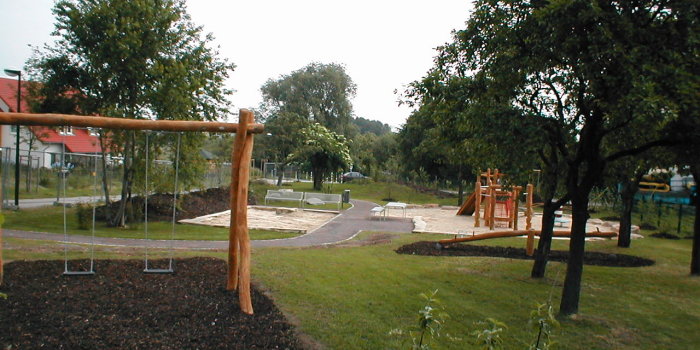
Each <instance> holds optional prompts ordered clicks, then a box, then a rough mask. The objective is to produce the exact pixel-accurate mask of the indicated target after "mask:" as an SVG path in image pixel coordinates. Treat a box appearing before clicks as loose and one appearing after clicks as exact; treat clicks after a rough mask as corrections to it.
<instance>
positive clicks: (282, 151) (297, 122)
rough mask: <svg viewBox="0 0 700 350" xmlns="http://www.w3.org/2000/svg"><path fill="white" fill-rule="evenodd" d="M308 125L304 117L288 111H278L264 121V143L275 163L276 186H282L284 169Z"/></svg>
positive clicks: (302, 139) (301, 141)
mask: <svg viewBox="0 0 700 350" xmlns="http://www.w3.org/2000/svg"><path fill="white" fill-rule="evenodd" d="M308 125H309V122H308V121H307V120H306V118H304V117H302V116H300V115H298V114H296V113H290V112H279V113H278V114H276V115H274V116H272V117H270V118H268V119H267V121H266V122H265V130H266V132H267V133H268V134H269V137H267V139H266V140H265V141H266V145H267V146H268V155H271V156H272V158H273V159H274V160H275V163H276V164H277V166H278V168H277V186H282V179H283V177H284V170H285V168H286V167H287V165H289V164H290V163H291V162H292V158H291V157H290V155H291V154H292V153H294V152H295V151H296V150H297V149H298V148H299V147H300V146H301V145H302V144H303V142H304V138H303V137H302V134H301V131H302V130H304V129H305V128H306V127H307V126H308Z"/></svg>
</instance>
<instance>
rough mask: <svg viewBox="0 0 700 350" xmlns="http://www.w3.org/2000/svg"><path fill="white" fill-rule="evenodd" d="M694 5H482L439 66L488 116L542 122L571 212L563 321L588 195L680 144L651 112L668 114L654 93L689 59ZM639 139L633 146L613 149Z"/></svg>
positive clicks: (576, 286)
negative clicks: (612, 176) (468, 85)
mask: <svg viewBox="0 0 700 350" xmlns="http://www.w3.org/2000/svg"><path fill="white" fill-rule="evenodd" d="M689 3H690V2H687V1H679V2H666V1H636V2H608V1H584V0H568V1H552V2H550V1H533V2H522V1H477V3H476V5H475V8H476V11H475V12H474V14H473V15H472V18H471V19H470V20H469V21H468V22H467V28H466V29H465V30H462V31H459V32H457V33H456V34H455V42H454V43H453V44H451V45H447V46H445V47H444V48H442V50H441V51H440V55H439V56H438V58H437V59H436V62H437V66H439V67H440V69H441V70H442V71H444V72H449V73H451V74H450V75H451V76H455V77H457V78H465V77H472V78H474V81H475V82H476V83H477V84H480V85H482V86H484V87H485V88H484V89H481V90H479V89H475V90H474V91H475V92H476V93H475V95H474V99H475V100H476V101H484V102H485V104H484V105H485V107H486V108H487V109H486V110H489V109H490V108H491V107H492V106H491V105H490V104H492V103H496V102H500V103H501V105H512V106H513V107H514V108H516V109H517V110H520V111H522V112H525V113H518V114H520V115H521V116H523V117H526V118H527V119H529V117H534V118H536V119H535V120H537V121H535V122H534V125H536V126H537V127H539V130H541V131H542V132H541V133H540V134H541V135H542V136H543V137H544V138H543V140H545V144H544V146H543V147H542V152H540V154H543V153H545V152H548V153H549V156H547V157H542V161H543V163H544V164H545V166H546V169H545V171H544V173H545V174H546V173H549V174H553V175H561V178H562V179H563V184H564V188H565V191H564V192H563V194H562V196H561V199H560V201H558V202H556V203H555V204H561V200H562V199H570V200H571V203H572V212H573V222H572V227H571V240H570V246H569V261H568V266H567V274H566V278H565V282H564V288H563V292H562V301H561V305H560V310H559V311H560V313H561V314H563V315H569V314H573V313H576V312H577V311H578V304H579V295H580V288H581V278H582V273H583V255H584V250H585V233H586V232H585V230H586V221H587V219H588V201H589V195H590V192H591V190H592V188H593V187H594V185H595V184H596V183H598V181H599V180H600V179H601V177H602V174H603V172H604V170H605V168H606V166H607V165H608V164H609V163H612V162H614V161H616V160H618V159H621V158H624V157H627V156H632V155H636V154H641V153H643V152H644V151H647V150H649V149H652V148H654V147H658V146H662V145H668V144H671V143H673V140H671V139H670V137H669V136H668V133H664V132H657V131H658V130H660V129H661V128H663V127H664V125H666V124H668V123H669V122H670V121H672V120H673V119H674V118H676V116H677V114H675V113H657V114H649V113H644V110H645V109H646V108H647V106H649V105H651V104H653V103H656V104H657V110H661V111H664V110H667V109H669V108H671V107H670V103H669V100H668V99H667V98H664V96H663V95H662V94H660V93H659V92H658V91H657V90H656V89H655V84H658V81H659V80H656V79H661V78H660V76H659V75H656V74H655V68H656V67H657V66H658V65H660V64H663V63H664V61H665V59H666V57H664V55H666V54H668V55H670V56H673V55H674V54H676V55H677V54H682V52H681V51H679V50H678V46H674V44H673V42H675V41H676V40H668V39H669V37H672V38H675V37H678V36H683V35H687V29H688V28H687V27H686V28H685V31H683V30H676V29H677V28H676V26H677V25H679V16H680V14H679V13H680V12H681V11H679V9H680V7H681V6H680V5H679V4H684V5H687V4H689ZM684 33H685V34H684ZM660 53H663V54H660ZM478 86H479V85H477V87H478ZM640 101H642V103H640ZM506 115H507V114H506ZM527 119H524V120H522V122H524V121H526V120H527ZM516 120H518V122H521V120H520V119H516ZM650 129H651V130H652V131H653V132H644V133H640V132H639V130H645V131H648V130H650ZM632 135H633V136H634V137H633V138H632V139H633V140H634V142H631V143H630V144H625V145H611V144H609V143H608V141H609V140H611V139H618V138H629V137H630V136H632ZM545 155H547V154H545ZM550 210H551V208H550ZM545 219H547V216H546V215H545V216H544V217H543V231H544V229H545V228H546V225H548V222H545ZM547 220H548V219H547ZM543 233H544V232H543ZM542 241H544V239H543V240H542ZM542 241H541V242H540V243H542ZM533 270H534V269H533ZM533 272H534V271H533Z"/></svg>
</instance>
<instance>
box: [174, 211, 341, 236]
mask: <svg viewBox="0 0 700 350" xmlns="http://www.w3.org/2000/svg"><path fill="white" fill-rule="evenodd" d="M336 215H338V214H336V213H329V212H318V211H311V210H301V209H297V208H278V207H263V206H249V207H248V227H249V228H251V229H261V230H271V231H283V232H299V233H306V232H309V231H313V230H315V229H316V228H318V227H321V226H322V225H323V224H325V223H326V222H328V221H329V220H331V219H333V218H334V217H335V216H336ZM230 221H231V211H230V210H227V211H223V212H220V213H214V214H209V215H205V216H200V217H197V218H194V219H186V220H180V221H179V222H181V223H184V224H195V225H209V226H220V227H228V226H229V222H230Z"/></svg>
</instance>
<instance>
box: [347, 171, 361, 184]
mask: <svg viewBox="0 0 700 350" xmlns="http://www.w3.org/2000/svg"><path fill="white" fill-rule="evenodd" d="M366 178H367V176H364V175H362V174H361V173H359V172H357V171H351V172H347V173H345V174H343V176H342V180H343V182H349V181H352V180H355V179H366Z"/></svg>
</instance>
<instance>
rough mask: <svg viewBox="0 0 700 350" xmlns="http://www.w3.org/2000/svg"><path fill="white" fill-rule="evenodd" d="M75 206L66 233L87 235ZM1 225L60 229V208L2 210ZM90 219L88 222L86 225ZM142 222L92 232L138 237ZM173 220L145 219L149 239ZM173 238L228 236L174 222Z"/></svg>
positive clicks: (257, 236)
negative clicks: (81, 227) (147, 221)
mask: <svg viewBox="0 0 700 350" xmlns="http://www.w3.org/2000/svg"><path fill="white" fill-rule="evenodd" d="M75 211H76V209H75V208H68V209H67V210H66V225H67V231H68V234H72V235H83V236H89V235H90V234H91V232H90V230H89V229H80V228H79V226H78V221H77V217H76V214H75ZM3 215H5V224H4V225H3V227H4V228H8V229H14V230H24V231H34V232H49V233H59V234H62V233H63V208H61V207H42V208H36V209H23V210H19V211H4V212H3ZM90 225H92V222H90V223H88V227H89V226H90ZM144 229H145V225H144V224H143V223H139V224H137V225H130V226H129V227H127V228H116V227H108V226H106V225H105V224H104V223H97V224H96V227H95V236H97V237H112V238H137V239H141V238H144V237H145V230H144ZM171 230H172V223H170V222H162V221H155V222H149V223H148V237H149V239H170V237H171ZM298 235H299V234H298V233H289V232H277V231H268V230H250V238H251V239H253V240H267V239H280V238H290V237H295V236H298ZM174 237H175V239H177V240H205V241H211V240H213V241H225V240H228V228H225V227H213V226H204V225H184V224H176V225H175V236H174Z"/></svg>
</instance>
